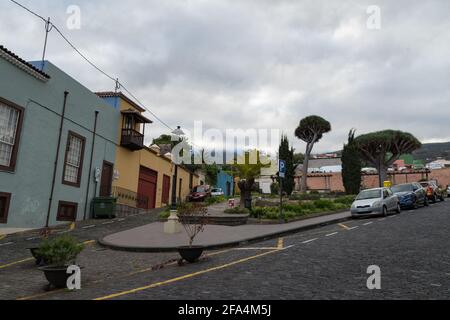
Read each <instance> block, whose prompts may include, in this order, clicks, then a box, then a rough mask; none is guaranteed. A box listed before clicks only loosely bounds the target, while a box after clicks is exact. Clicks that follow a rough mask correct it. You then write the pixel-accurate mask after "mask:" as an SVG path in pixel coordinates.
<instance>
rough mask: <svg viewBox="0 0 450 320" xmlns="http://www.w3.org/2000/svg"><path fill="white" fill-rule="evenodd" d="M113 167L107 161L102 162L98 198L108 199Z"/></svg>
mask: <svg viewBox="0 0 450 320" xmlns="http://www.w3.org/2000/svg"><path fill="white" fill-rule="evenodd" d="M113 171H114V165H113V164H112V163H109V162H107V161H104V162H103V170H102V180H101V183H100V197H110V196H111V191H112V180H113V174H114V172H113Z"/></svg>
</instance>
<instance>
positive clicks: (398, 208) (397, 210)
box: [395, 203, 416, 213]
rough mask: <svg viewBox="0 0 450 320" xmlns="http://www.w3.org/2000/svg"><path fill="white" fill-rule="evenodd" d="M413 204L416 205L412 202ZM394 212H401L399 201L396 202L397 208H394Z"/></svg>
mask: <svg viewBox="0 0 450 320" xmlns="http://www.w3.org/2000/svg"><path fill="white" fill-rule="evenodd" d="M414 206H416V204H414ZM395 212H397V213H401V212H402V207H400V203H397V209H396V210H395Z"/></svg>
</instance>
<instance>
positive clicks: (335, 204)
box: [250, 196, 354, 221]
mask: <svg viewBox="0 0 450 320" xmlns="http://www.w3.org/2000/svg"><path fill="white" fill-rule="evenodd" d="M353 200H354V197H353V196H344V197H339V198H336V199H318V200H314V201H299V202H296V203H292V202H289V203H286V204H284V205H283V216H284V219H285V220H286V221H290V220H297V219H299V218H305V217H312V216H320V215H324V214H330V213H336V212H342V211H345V210H349V209H350V206H351V204H352V202H353ZM250 214H251V217H252V218H256V219H263V220H280V209H279V207H278V206H273V205H272V204H271V205H269V206H256V207H254V208H253V209H252V210H251V213H250Z"/></svg>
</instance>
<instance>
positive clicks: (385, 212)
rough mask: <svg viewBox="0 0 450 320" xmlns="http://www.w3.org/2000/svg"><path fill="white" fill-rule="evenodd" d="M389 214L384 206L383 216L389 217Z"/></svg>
mask: <svg viewBox="0 0 450 320" xmlns="http://www.w3.org/2000/svg"><path fill="white" fill-rule="evenodd" d="M388 215H389V212H388V209H387V207H386V206H384V207H383V217H387V216H388Z"/></svg>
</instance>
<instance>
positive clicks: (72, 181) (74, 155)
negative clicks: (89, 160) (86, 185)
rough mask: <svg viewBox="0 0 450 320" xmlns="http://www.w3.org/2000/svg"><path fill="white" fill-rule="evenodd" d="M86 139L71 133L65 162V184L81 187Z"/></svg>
mask: <svg viewBox="0 0 450 320" xmlns="http://www.w3.org/2000/svg"><path fill="white" fill-rule="evenodd" d="M85 142H86V139H85V138H84V137H82V136H80V135H78V134H76V133H74V132H69V137H68V139H67V147H66V159H65V162H64V175H63V184H67V185H70V186H74V187H78V188H79V187H80V184H81V173H82V171H83V157H84V145H85Z"/></svg>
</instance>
